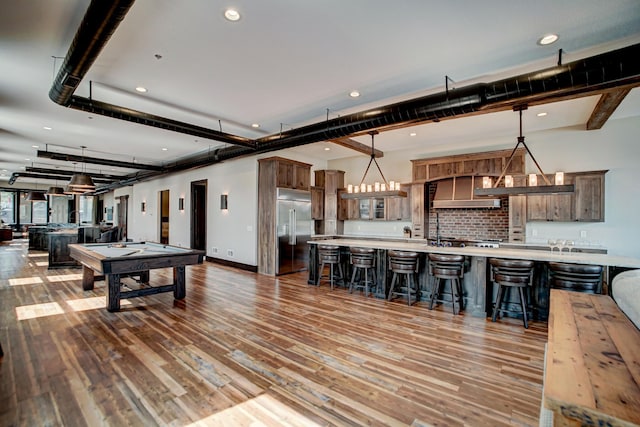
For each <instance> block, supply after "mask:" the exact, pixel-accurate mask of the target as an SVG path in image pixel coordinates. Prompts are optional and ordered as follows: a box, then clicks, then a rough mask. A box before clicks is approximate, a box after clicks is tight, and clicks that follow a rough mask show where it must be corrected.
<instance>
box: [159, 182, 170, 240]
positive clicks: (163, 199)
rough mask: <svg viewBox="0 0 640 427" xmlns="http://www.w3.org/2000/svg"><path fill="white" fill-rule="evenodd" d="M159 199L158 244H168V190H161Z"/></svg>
mask: <svg viewBox="0 0 640 427" xmlns="http://www.w3.org/2000/svg"><path fill="white" fill-rule="evenodd" d="M158 199H160V206H159V208H160V212H159V215H158V217H159V218H160V243H162V244H163V245H168V244H169V190H162V191H160V192H159V194H158Z"/></svg>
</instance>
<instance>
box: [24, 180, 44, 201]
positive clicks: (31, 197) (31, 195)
mask: <svg viewBox="0 0 640 427" xmlns="http://www.w3.org/2000/svg"><path fill="white" fill-rule="evenodd" d="M25 200H26V201H28V202H46V201H47V198H46V197H45V195H44V191H38V180H36V189H35V190H29V192H28V193H27V197H26V198H25Z"/></svg>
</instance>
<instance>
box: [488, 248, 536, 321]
mask: <svg viewBox="0 0 640 427" xmlns="http://www.w3.org/2000/svg"><path fill="white" fill-rule="evenodd" d="M489 263H490V264H491V276H492V280H493V282H494V283H495V284H497V285H498V295H497V297H496V303H495V305H494V307H493V316H492V317H491V321H492V322H495V321H496V318H497V316H498V313H500V312H503V311H510V310H506V309H502V308H500V307H501V305H502V299H503V297H504V293H505V288H514V287H515V288H517V289H518V294H519V296H520V305H521V307H522V320H523V322H524V327H525V329H528V328H529V324H528V323H527V300H526V298H525V294H524V289H525V288H528V287H529V286H531V280H532V278H533V261H525V260H515V259H498V258H490V259H489Z"/></svg>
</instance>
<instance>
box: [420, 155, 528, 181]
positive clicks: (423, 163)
mask: <svg viewBox="0 0 640 427" xmlns="http://www.w3.org/2000/svg"><path fill="white" fill-rule="evenodd" d="M512 151H513V150H500V151H489V152H484V153H472V154H462V155H456V156H444V157H434V158H429V159H418V160H411V163H412V164H413V166H412V175H413V181H414V182H427V181H435V180H438V179H442V178H450V177H453V176H476V175H477V176H482V175H489V176H496V177H497V176H499V175H500V173H501V172H502V171H503V170H504V167H505V166H506V164H507V161H508V159H509V156H510V155H511V152H512ZM525 153H526V150H525V149H524V148H520V149H518V150H517V151H516V153H515V154H514V156H513V159H512V160H511V163H510V164H509V167H508V169H507V173H509V174H511V175H518V174H524V170H525V169H524V168H525V162H524V158H525Z"/></svg>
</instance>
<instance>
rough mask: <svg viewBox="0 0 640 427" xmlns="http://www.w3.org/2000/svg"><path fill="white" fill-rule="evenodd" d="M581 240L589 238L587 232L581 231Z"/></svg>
mask: <svg viewBox="0 0 640 427" xmlns="http://www.w3.org/2000/svg"><path fill="white" fill-rule="evenodd" d="M580 238H581V239H586V238H587V230H580Z"/></svg>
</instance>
